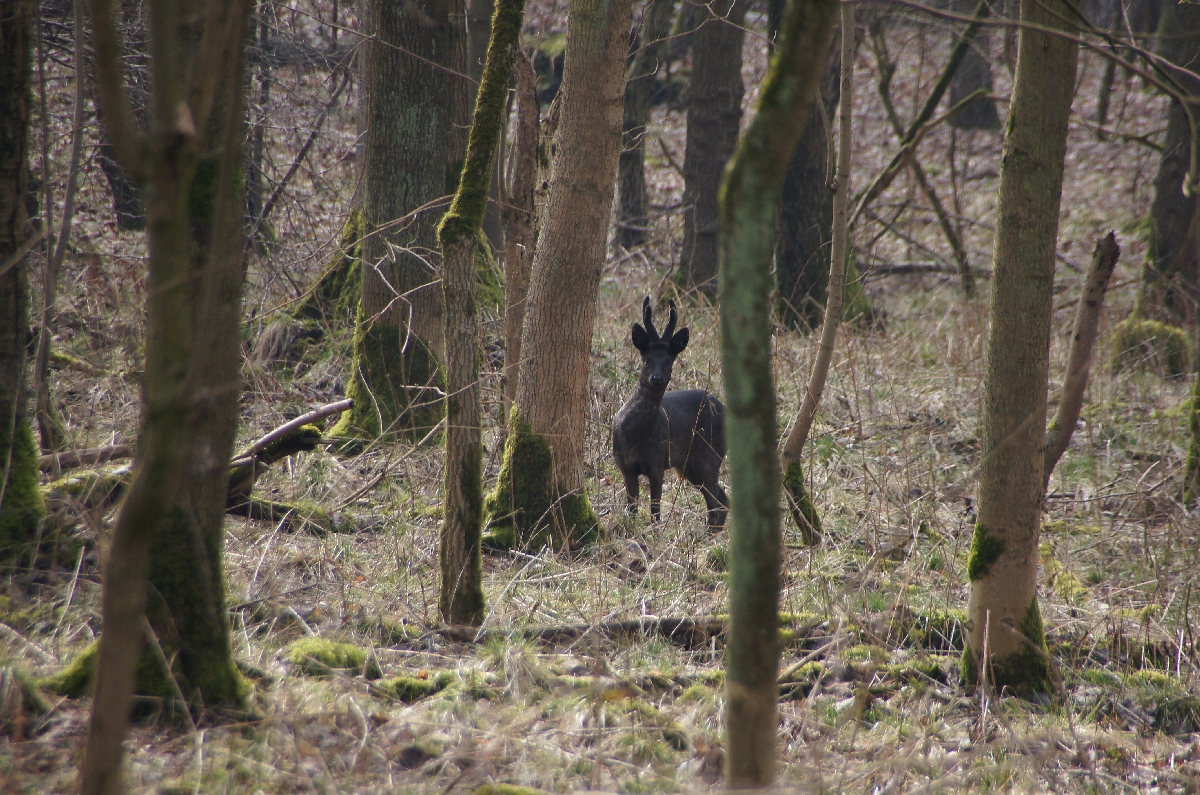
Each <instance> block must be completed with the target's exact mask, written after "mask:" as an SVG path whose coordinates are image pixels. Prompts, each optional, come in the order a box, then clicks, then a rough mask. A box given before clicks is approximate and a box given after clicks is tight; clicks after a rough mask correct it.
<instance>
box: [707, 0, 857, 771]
mask: <svg viewBox="0 0 1200 795" xmlns="http://www.w3.org/2000/svg"><path fill="white" fill-rule="evenodd" d="M847 9H848V10H847V15H848V16H850V15H851V14H852V10H851V9H850V7H847ZM836 14H837V3H835V2H832V0H793V2H791V3H789V5H788V11H787V13H786V15H785V18H784V23H783V27H782V37H781V39H780V42H779V46H778V49H777V51H776V53H775V57H774V58H773V59H772V62H771V66H770V69H769V70H768V72H767V77H766V79H765V80H764V82H763V86H762V99H761V100H760V104H759V109H758V111H757V113H756V114H755V117H754V120H753V121H752V122H751V123H750V126H749V128H748V129H747V130H746V134H745V135H744V136H743V138H742V140H741V142H740V144H739V145H738V148H737V152H736V154H735V155H734V157H733V160H732V162H731V163H730V166H729V169H728V171H727V172H726V176H725V182H724V187H723V190H722V193H721V197H722V198H721V238H720V252H721V270H720V279H721V285H720V289H721V356H722V361H723V362H724V373H725V405H726V409H727V415H726V422H727V423H728V427H727V429H726V437H727V438H728V439H729V480H730V484H731V487H732V495H731V496H732V501H731V506H730V507H731V522H730V538H729V558H730V561H729V562H730V566H729V619H730V622H729V623H730V627H729V643H728V646H727V649H726V653H725V660H726V662H725V665H726V706H725V726H726V732H727V740H726V746H725V747H726V758H725V759H726V763H725V769H726V780H727V785H728V786H729V788H730V789H742V788H749V787H766V786H769V785H770V784H771V782H772V781H773V779H774V777H775V765H776V732H777V730H778V717H777V709H776V702H777V700H778V698H779V685H778V683H777V681H776V677H777V676H778V674H779V631H778V629H779V588H780V582H781V554H782V536H781V533H780V525H779V485H780V484H779V481H780V475H779V453H778V450H777V446H776V445H777V443H778V439H777V433H776V418H775V385H774V383H773V381H772V378H771V326H772V320H771V311H770V306H769V304H768V299H769V295H770V292H771V288H772V278H771V254H772V249H773V248H774V232H775V226H776V212H777V209H778V204H779V196H780V192H781V190H782V187H783V181H784V171H783V170H782V169H780V168H779V164H780V163H786V162H789V161H790V160H791V158H792V154H793V150H794V149H795V147H796V143H797V141H798V140H799V138H800V135H801V133H802V131H803V130H804V126H805V124H806V123H807V121H808V116H809V114H810V113H811V111H812V109H813V103H814V101H815V99H816V95H817V86H818V84H819V82H820V78H821V73H822V71H823V69H824V66H825V54H826V48H827V47H828V44H829V38H830V31H831V30H832V27H833V22H834V19H835V17H836Z"/></svg>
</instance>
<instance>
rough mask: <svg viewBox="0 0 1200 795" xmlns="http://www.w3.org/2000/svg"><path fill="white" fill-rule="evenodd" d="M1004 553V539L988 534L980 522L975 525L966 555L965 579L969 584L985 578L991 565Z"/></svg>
mask: <svg viewBox="0 0 1200 795" xmlns="http://www.w3.org/2000/svg"><path fill="white" fill-rule="evenodd" d="M1003 552H1004V539H1003V538H1001V537H1000V536H998V535H995V534H994V533H990V532H988V529H987V528H986V527H984V526H983V523H982V522H976V523H975V532H974V534H973V535H972V536H971V551H970V552H969V553H968V555H967V577H968V578H969V579H970V580H971V582H975V581H976V580H979V579H982V578H984V577H986V576H987V574H988V571H990V570H991V568H992V564H993V563H995V562H996V559H997V558H999V557H1000V555H1001V553H1003Z"/></svg>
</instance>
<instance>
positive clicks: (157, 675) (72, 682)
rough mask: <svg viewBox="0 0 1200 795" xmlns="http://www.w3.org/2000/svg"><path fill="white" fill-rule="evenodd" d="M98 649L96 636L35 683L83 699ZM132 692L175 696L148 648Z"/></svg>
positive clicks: (159, 664)
mask: <svg viewBox="0 0 1200 795" xmlns="http://www.w3.org/2000/svg"><path fill="white" fill-rule="evenodd" d="M99 651H100V641H99V639H97V640H94V641H92V642H91V643H90V644H88V646H87V648H85V649H84V650H83V651H81V652H79V654H77V655H75V657H74V658H73V659H72V660H71V661H70V662H69V663H67V665H66V666H65V667H64V668H63V669H62V670H60V671H59V672H58V673H56V674H52V675H51V676H48V677H46V678H45V679H42V680H40V681H39V682H38V683H37V684H38V687H40V688H41V689H42V690H45V691H46V692H48V693H53V694H54V695H56V696H66V697H68V698H82V697H83V696H89V695H91V692H92V680H93V677H94V676H95V673H96V655H97V654H98V653H99ZM134 693H135V694H136V695H139V696H149V697H152V698H158V699H163V700H173V699H174V698H175V689H174V687H172V686H171V683H170V682H169V681H168V680H167V678H166V677H165V676H164V675H163V669H162V665H161V663H160V662H159V661H158V659H157V657H156V656H155V655H154V654H153V653H152V652H151V651H150V650H148V649H144V650H143V652H142V655H141V657H139V658H138V666H137V674H136V678H135V680H134Z"/></svg>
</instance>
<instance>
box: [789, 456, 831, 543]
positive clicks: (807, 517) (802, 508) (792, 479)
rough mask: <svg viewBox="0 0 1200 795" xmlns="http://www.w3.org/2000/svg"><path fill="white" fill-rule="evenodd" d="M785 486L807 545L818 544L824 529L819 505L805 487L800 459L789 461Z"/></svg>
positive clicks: (793, 515) (793, 516) (794, 517)
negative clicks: (818, 510) (814, 503)
mask: <svg viewBox="0 0 1200 795" xmlns="http://www.w3.org/2000/svg"><path fill="white" fill-rule="evenodd" d="M783 488H784V491H786V492H787V498H788V508H789V509H790V510H791V512H792V521H794V522H795V523H796V527H798V528H799V529H800V535H801V536H802V537H803V538H804V543H805V545H806V546H810V547H811V546H816V545H817V544H819V543H820V542H821V536H822V535H823V534H824V530H823V529H822V527H821V516H820V514H818V513H817V507H816V506H815V505H813V501H812V497H811V496H810V495H809V493H808V490H807V489H805V488H804V469H803V467H802V466H801V464H800V462H799V461H789V462H788V465H787V469H785V470H784V472H783Z"/></svg>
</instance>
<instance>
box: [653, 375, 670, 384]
mask: <svg viewBox="0 0 1200 795" xmlns="http://www.w3.org/2000/svg"><path fill="white" fill-rule="evenodd" d="M666 385H667V379H665V378H663V377H662V376H661V375H652V376H650V386H653V387H660V386H666Z"/></svg>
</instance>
